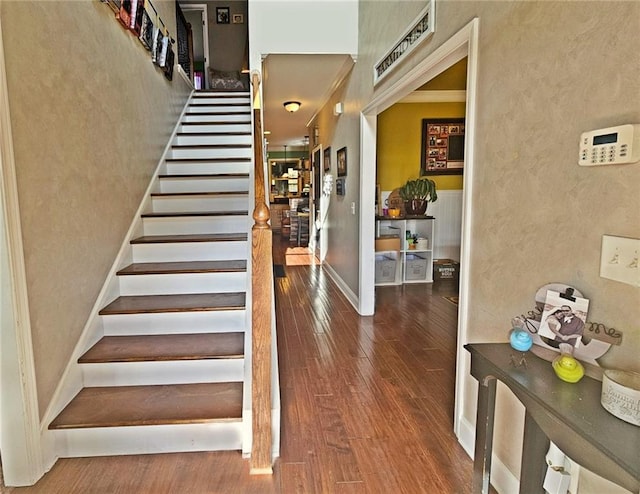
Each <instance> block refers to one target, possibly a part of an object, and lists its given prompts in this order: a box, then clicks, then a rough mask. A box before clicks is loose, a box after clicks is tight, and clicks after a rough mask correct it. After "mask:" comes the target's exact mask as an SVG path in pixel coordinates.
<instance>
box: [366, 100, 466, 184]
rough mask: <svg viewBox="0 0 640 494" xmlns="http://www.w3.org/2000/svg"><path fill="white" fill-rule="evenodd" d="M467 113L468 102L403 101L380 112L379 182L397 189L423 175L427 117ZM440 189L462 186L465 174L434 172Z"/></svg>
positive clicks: (452, 116)
mask: <svg viewBox="0 0 640 494" xmlns="http://www.w3.org/2000/svg"><path fill="white" fill-rule="evenodd" d="M464 116H465V103H399V104H396V105H394V106H392V107H391V108H389V109H388V110H386V111H384V112H383V113H381V114H380V115H379V116H378V151H377V152H378V168H377V173H376V175H377V183H378V184H380V190H393V189H395V188H396V187H401V186H402V185H403V184H404V183H405V182H406V181H407V180H409V179H413V178H417V177H419V176H420V147H421V145H422V119H423V118H438V117H442V118H457V117H464ZM429 178H431V179H432V180H434V181H435V182H436V186H437V188H438V190H455V189H462V175H430V176H429Z"/></svg>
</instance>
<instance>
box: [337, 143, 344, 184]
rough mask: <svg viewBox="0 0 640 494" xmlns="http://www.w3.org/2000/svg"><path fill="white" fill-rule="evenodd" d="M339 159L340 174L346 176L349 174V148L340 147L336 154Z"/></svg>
mask: <svg viewBox="0 0 640 494" xmlns="http://www.w3.org/2000/svg"><path fill="white" fill-rule="evenodd" d="M336 156H337V161H338V176H339V177H346V176H347V148H346V147H344V148H340V149H338V153H337V154H336Z"/></svg>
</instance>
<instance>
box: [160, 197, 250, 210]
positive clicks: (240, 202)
mask: <svg viewBox="0 0 640 494" xmlns="http://www.w3.org/2000/svg"><path fill="white" fill-rule="evenodd" d="M151 204H152V208H153V211H154V212H156V213H170V212H173V211H188V212H195V211H247V210H248V209H249V196H248V194H238V195H232V194H229V195H219V196H213V197H204V196H193V197H186V196H180V197H154V198H153V200H152V203H151Z"/></svg>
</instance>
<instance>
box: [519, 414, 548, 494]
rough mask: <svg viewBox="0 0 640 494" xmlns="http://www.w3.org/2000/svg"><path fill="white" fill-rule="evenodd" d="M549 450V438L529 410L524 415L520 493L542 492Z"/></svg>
mask: <svg viewBox="0 0 640 494" xmlns="http://www.w3.org/2000/svg"><path fill="white" fill-rule="evenodd" d="M548 450H549V439H548V438H547V436H546V434H545V433H544V432H543V431H542V429H541V428H540V426H539V425H538V424H537V423H536V421H535V420H533V417H531V415H530V414H529V412H526V413H525V416H524V440H523V446H522V463H521V468H520V493H521V494H529V493H532V494H534V493H541V494H542V493H544V492H545V491H544V489H543V488H542V484H543V483H544V476H545V474H546V472H547V461H546V459H545V457H546V455H547V451H548Z"/></svg>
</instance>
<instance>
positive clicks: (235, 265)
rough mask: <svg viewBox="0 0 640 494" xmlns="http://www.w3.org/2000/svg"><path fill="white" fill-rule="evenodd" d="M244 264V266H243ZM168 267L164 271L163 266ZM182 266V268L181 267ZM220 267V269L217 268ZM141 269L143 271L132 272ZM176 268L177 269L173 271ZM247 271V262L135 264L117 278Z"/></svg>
mask: <svg viewBox="0 0 640 494" xmlns="http://www.w3.org/2000/svg"><path fill="white" fill-rule="evenodd" d="M242 263H244V266H242ZM212 264H213V266H210V267H197V266H198V265H205V266H206V265H212ZM163 265H164V266H166V267H165V268H164V269H163V268H162V266H163ZM180 265H182V268H181V266H180ZM215 266H219V267H215ZM134 267H136V268H139V269H141V271H137V270H131V268H134ZM172 268H175V269H172ZM246 271H247V261H246V260H244V259H238V260H229V261H224V260H218V261H172V262H135V263H131V264H129V265H128V266H125V267H124V268H122V269H120V270H118V272H117V273H116V275H117V276H141V275H150V274H189V273H244V272H246Z"/></svg>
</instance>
